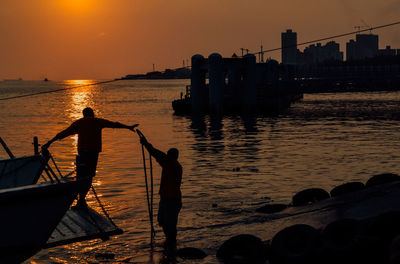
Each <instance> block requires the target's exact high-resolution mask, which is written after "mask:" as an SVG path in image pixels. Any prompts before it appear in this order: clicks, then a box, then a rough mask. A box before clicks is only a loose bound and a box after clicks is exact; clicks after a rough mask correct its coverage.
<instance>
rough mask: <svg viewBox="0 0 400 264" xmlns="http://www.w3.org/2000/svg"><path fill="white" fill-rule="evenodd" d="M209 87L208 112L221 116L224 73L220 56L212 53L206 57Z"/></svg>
mask: <svg viewBox="0 0 400 264" xmlns="http://www.w3.org/2000/svg"><path fill="white" fill-rule="evenodd" d="M208 72H209V78H210V85H209V93H210V97H209V110H210V111H211V112H212V113H216V114H221V113H222V112H223V107H224V90H225V89H224V88H225V73H224V64H223V61H222V56H221V55H219V54H218V53H213V54H211V55H210V56H209V57H208Z"/></svg>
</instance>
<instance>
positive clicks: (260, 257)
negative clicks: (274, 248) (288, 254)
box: [217, 234, 268, 264]
mask: <svg viewBox="0 0 400 264" xmlns="http://www.w3.org/2000/svg"><path fill="white" fill-rule="evenodd" d="M267 255H268V253H267V245H265V244H264V243H263V242H262V241H261V239H259V238H258V237H256V236H253V235H247V234H243V235H238V236H234V237H232V238H230V239H228V240H227V241H225V242H224V243H223V244H222V246H221V247H220V248H219V249H218V251H217V258H218V259H219V260H221V261H222V262H223V263H229V264H248V263H252V264H264V263H265V262H266V260H267Z"/></svg>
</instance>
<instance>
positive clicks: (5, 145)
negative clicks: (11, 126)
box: [0, 137, 15, 159]
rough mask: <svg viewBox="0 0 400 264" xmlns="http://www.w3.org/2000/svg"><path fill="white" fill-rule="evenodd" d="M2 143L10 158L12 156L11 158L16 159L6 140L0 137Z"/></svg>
mask: <svg viewBox="0 0 400 264" xmlns="http://www.w3.org/2000/svg"><path fill="white" fill-rule="evenodd" d="M0 143H1V145H2V146H3V148H4V150H5V151H6V152H7V154H8V156H10V158H12V159H14V158H15V156H14V154H12V152H11V150H10V149H9V148H8V146H7V144H6V142H4V140H3V139H2V138H1V137H0Z"/></svg>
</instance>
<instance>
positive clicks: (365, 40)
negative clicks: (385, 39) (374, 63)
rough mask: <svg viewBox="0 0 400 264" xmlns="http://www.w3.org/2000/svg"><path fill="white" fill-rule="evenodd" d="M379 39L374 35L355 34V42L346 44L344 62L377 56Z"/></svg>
mask: <svg viewBox="0 0 400 264" xmlns="http://www.w3.org/2000/svg"><path fill="white" fill-rule="evenodd" d="M378 46H379V38H378V35H374V34H357V35H356V41H354V40H350V41H349V42H347V43H346V60H348V61H351V60H362V59H366V58H373V57H376V56H378Z"/></svg>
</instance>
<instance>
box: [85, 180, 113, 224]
mask: <svg viewBox="0 0 400 264" xmlns="http://www.w3.org/2000/svg"><path fill="white" fill-rule="evenodd" d="M91 188H92V192H93V194H94V197H95V198H96V200H97V203H98V204H99V206H100V208H101V210H102V211H103V213H104V215H105V216H106V217H107V219H108V220H109V221H110V222H111V224H112V225H113V226H114V227H117V225H116V224H115V223H114V221H113V220H112V219H111V217H110V215H109V214H108V213H107V211H106V209H105V208H104V205H103V204H102V203H101V201H100V198H99V196H98V195H97V192H96V190H95V189H94V187H93V185H92V186H91Z"/></svg>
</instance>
